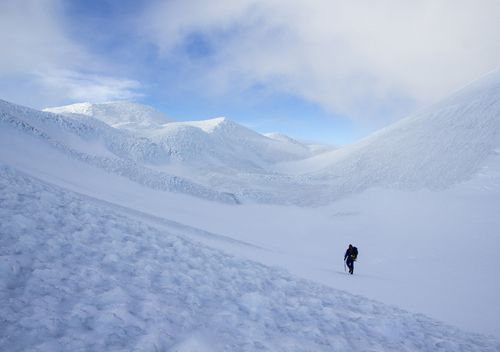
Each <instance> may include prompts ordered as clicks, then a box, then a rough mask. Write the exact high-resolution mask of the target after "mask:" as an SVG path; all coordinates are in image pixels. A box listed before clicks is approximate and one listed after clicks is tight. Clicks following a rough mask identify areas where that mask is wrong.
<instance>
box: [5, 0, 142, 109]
mask: <svg viewBox="0 0 500 352" xmlns="http://www.w3.org/2000/svg"><path fill="white" fill-rule="evenodd" d="M69 22H71V19H70V18H67V17H66V15H65V13H64V7H63V2H62V1H61V0H23V1H17V0H2V1H1V2H0V42H1V43H3V48H2V54H1V55H0V94H1V95H2V98H4V99H12V100H14V101H16V102H18V103H22V104H28V105H32V106H35V107H43V106H47V105H52V104H59V103H66V102H72V101H80V100H86V101H103V100H114V99H129V98H132V97H136V96H137V95H138V93H137V91H138V90H139V89H140V88H141V87H140V84H139V83H138V82H136V81H133V80H130V79H121V78H116V77H112V76H110V75H109V74H106V73H103V72H106V71H108V69H109V67H110V65H109V64H108V63H106V61H105V59H103V58H101V57H98V56H95V55H93V54H91V53H89V52H88V50H87V49H86V48H85V47H84V46H83V45H82V44H80V43H78V42H76V41H75V40H74V39H72V38H71V37H70V36H69V34H68V32H69V30H68V29H69V28H68V26H69ZM72 25H74V24H72Z"/></svg>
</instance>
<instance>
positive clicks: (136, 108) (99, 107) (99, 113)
mask: <svg viewBox="0 0 500 352" xmlns="http://www.w3.org/2000/svg"><path fill="white" fill-rule="evenodd" d="M44 111H47V112H53V113H56V114H79V115H85V116H90V117H94V118H96V119H98V120H101V121H103V122H105V123H107V124H108V125H110V126H112V127H115V128H123V129H132V130H136V129H142V128H155V127H159V126H161V125H164V124H166V123H168V122H171V121H172V120H170V119H169V118H168V117H167V116H166V115H165V114H163V113H161V112H160V111H157V110H155V109H153V108H152V107H150V106H146V105H141V104H135V103H131V102H127V101H115V102H107V103H99V104H92V103H78V104H72V105H66V106H60V107H53V108H46V109H44Z"/></svg>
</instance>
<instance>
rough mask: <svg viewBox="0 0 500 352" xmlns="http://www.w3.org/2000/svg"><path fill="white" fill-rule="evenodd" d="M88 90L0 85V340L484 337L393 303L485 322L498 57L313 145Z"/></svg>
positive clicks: (494, 264) (314, 346) (265, 346)
mask: <svg viewBox="0 0 500 352" xmlns="http://www.w3.org/2000/svg"><path fill="white" fill-rule="evenodd" d="M97 105H99V104H97ZM101 105H105V106H100V107H98V108H95V106H94V105H93V104H83V105H78V104H77V105H74V106H73V107H72V108H69V107H62V108H53V109H51V110H52V111H57V109H59V111H60V112H61V113H53V112H41V111H37V110H33V109H29V108H26V107H22V106H19V105H14V104H10V103H7V102H4V101H0V190H1V192H0V219H1V220H2V221H1V222H0V298H1V299H2V301H3V302H7V303H8V304H5V305H0V316H2V318H3V321H0V350H57V349H71V350H79V349H91V350H130V349H134V348H135V349H137V350H155V349H156V350H174V351H175V350H177V351H190V350H203V351H210V350H228V351H254V350H272V351H280V350H283V351H304V350H318V351H322V350H325V351H331V350H354V351H356V350H359V351H366V350H383V351H386V350H387V351H391V350H393V351H430V350H432V351H434V350H436V351H499V350H500V346H499V344H498V342H497V341H495V340H494V339H493V338H489V337H485V336H482V335H476V334H472V333H467V332H464V331H461V330H458V329H456V328H453V327H450V326H447V325H446V324H445V323H442V322H439V321H436V320H433V319H430V318H427V317H425V316H423V315H420V314H413V313H409V312H407V311H412V312H419V313H424V314H426V315H429V316H432V317H434V318H436V319H438V320H441V321H445V322H446V323H447V324H452V325H456V326H460V328H462V329H464V330H465V331H476V332H480V333H483V334H493V335H495V336H496V337H497V338H498V331H497V326H498V324H500V318H499V317H500V308H499V307H500V304H498V297H497V296H498V295H497V292H498V291H499V289H500V281H499V280H498V279H497V275H496V272H497V271H498V268H500V259H499V258H500V255H499V253H498V248H500V242H499V241H500V238H499V237H498V233H497V229H498V228H499V227H500V219H499V218H498V216H496V214H498V213H499V211H500V205H499V204H500V201H499V199H500V181H499V180H500V137H499V136H500V128H499V126H500V114H499V112H500V74H499V72H494V73H492V74H490V75H488V76H486V77H484V78H482V79H481V80H479V81H477V82H475V83H473V84H471V85H469V86H467V87H465V88H464V89H462V90H460V91H458V92H456V93H455V94H454V95H452V96H451V97H449V98H448V99H446V100H444V101H442V102H440V103H438V104H436V105H434V106H431V107H429V108H427V109H425V110H422V111H421V112H419V113H418V114H415V115H414V116H411V117H409V118H407V119H405V120H402V121H401V122H399V123H397V124H395V125H393V126H390V127H388V128H386V129H384V130H382V131H380V132H378V133H375V134H374V135H372V136H370V137H368V138H366V139H365V140H363V141H361V142H359V143H356V144H353V145H350V146H345V147H342V148H338V149H335V150H331V149H328V148H327V149H323V150H321V152H320V151H318V149H316V148H313V147H311V146H309V145H306V144H303V143H300V142H297V141H295V140H293V139H291V138H289V137H286V136H281V135H276V134H272V135H267V136H263V135H260V134H258V133H256V132H254V131H251V130H250V129H247V128H245V127H243V126H240V125H238V124H236V123H234V122H232V121H230V120H228V119H226V118H216V119H211V120H205V121H192V122H172V121H170V122H165V119H164V118H163V117H161V116H158V115H156V114H155V113H154V112H152V111H151V110H148V109H146V108H143V107H137V106H135V105H134V106H135V107H131V109H130V110H128V109H127V104H125V103H119V104H116V103H112V104H111V103H109V104H107V105H106V104H101ZM54 109H55V110H54ZM123 110H127V111H123ZM122 111H123V113H122ZM155 116H156V117H155ZM434 190H439V192H434ZM362 191H364V192H362ZM256 202H257V203H261V204H256ZM262 203H266V204H262ZM236 204H238V205H237V206H236ZM289 205H292V206H289ZM295 205H301V206H302V207H296V206H295ZM307 205H313V207H307ZM349 242H354V243H356V244H358V246H359V247H360V249H361V255H360V261H359V262H358V263H357V267H356V268H357V269H356V275H355V276H354V277H350V276H347V275H345V273H344V272H343V271H342V267H340V265H341V264H338V263H337V261H339V262H340V260H339V259H340V258H341V257H342V256H343V251H344V250H345V245H346V243H349ZM224 252H225V253H224ZM228 254H229V255H228ZM478 254H479V255H480V260H476V259H477V255H478ZM465 258H472V259H471V260H465ZM257 262H259V263H260V264H257ZM262 264H265V265H268V266H265V265H262ZM395 264H396V265H395ZM276 266H278V267H280V268H282V269H277V268H276ZM273 267H274V268H273ZM283 269H285V270H283ZM358 270H359V271H358ZM299 277H301V278H305V279H307V280H303V279H301V278H299ZM228 278H229V280H228ZM308 280H309V281H308ZM311 280H312V281H311ZM313 281H314V282H313ZM338 289H342V290H344V291H348V292H350V293H348V292H344V291H339V290H338ZM352 293H354V294H356V295H353V294H352ZM357 295H361V296H357ZM366 297H369V298H371V299H373V298H374V299H377V300H379V301H381V302H384V303H385V304H382V303H379V302H375V301H371V300H370V299H368V298H366ZM386 304H388V305H386ZM393 306H398V307H402V308H404V309H405V310H407V311H405V310H401V309H397V308H393Z"/></svg>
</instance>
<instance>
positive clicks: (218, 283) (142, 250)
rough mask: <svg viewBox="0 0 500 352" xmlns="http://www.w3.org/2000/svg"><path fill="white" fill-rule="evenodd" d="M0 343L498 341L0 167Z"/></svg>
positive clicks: (19, 347) (434, 347)
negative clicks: (265, 262) (328, 284)
mask: <svg viewBox="0 0 500 352" xmlns="http://www.w3.org/2000/svg"><path fill="white" fill-rule="evenodd" d="M0 217H1V218H2V219H9V220H8V221H2V223H1V224H0V277H1V280H0V283H1V284H0V301H1V302H2V305H0V316H1V320H0V350H6V351H23V350H30V351H63V350H64V351H68V350H71V351H80V350H106V351H119V350H127V351H155V350H156V351H192V350H196V351H256V350H260V351H266V350H268V351H347V350H349V351H500V345H499V344H498V343H497V342H495V341H494V340H493V339H488V338H486V337H483V336H481V335H476V334H469V333H464V332H462V331H460V330H458V329H455V328H452V327H449V326H446V325H443V324H441V323H439V322H436V321H433V320H431V319H429V318H426V317H425V316H422V315H415V314H411V313H408V312H405V311H403V310H400V309H397V308H393V307H390V306H386V305H383V304H380V303H377V302H375V301H371V300H368V299H366V298H363V297H361V296H354V295H351V294H348V293H346V292H343V291H338V290H335V289H331V288H326V287H325V286H321V285H318V284H315V283H312V282H309V281H305V280H300V279H297V278H295V277H293V276H291V275H290V274H288V273H287V272H286V271H284V270H280V269H277V268H269V267H266V266H263V265H260V264H257V263H254V262H251V261H246V260H241V259H237V258H235V257H232V256H228V255H226V254H223V253H221V252H219V251H217V250H214V249H211V248H209V247H206V246H204V245H201V244H199V243H197V242H192V241H191V240H187V239H186V238H184V237H183V236H182V234H181V233H168V232H165V231H160V230H159V229H157V228H154V227H151V226H149V225H146V224H145V223H143V222H141V221H135V220H131V219H129V218H127V217H124V216H123V215H120V214H118V213H115V212H114V211H112V210H111V209H108V208H107V207H105V206H102V205H101V204H97V203H92V202H90V201H89V200H88V199H87V198H82V197H81V196H79V195H77V194H74V193H70V192H67V191H63V190H62V189H60V188H57V187H54V186H50V185H48V184H45V183H42V182H39V181H37V180H35V179H32V178H29V177H27V176H24V175H23V174H20V173H18V172H16V171H14V170H12V169H10V168H7V167H4V166H0Z"/></svg>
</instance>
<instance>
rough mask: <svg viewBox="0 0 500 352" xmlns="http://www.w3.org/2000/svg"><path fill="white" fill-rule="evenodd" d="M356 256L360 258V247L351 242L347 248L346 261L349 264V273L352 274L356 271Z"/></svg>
mask: <svg viewBox="0 0 500 352" xmlns="http://www.w3.org/2000/svg"><path fill="white" fill-rule="evenodd" d="M356 258H358V249H357V248H356V247H354V246H353V245H352V244H350V245H349V248H347V251H346V252H345V255H344V262H345V263H346V264H347V267H348V268H349V274H351V275H352V274H353V273H354V262H355V261H356Z"/></svg>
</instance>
